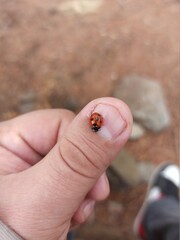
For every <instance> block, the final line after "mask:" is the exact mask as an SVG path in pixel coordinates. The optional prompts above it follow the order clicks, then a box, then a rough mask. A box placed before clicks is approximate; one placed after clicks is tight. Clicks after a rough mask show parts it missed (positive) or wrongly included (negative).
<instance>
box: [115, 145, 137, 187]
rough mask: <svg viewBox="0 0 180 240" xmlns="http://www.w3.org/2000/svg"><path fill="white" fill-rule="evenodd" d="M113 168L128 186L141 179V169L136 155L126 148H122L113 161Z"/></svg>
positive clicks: (135, 183)
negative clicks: (135, 157)
mask: <svg viewBox="0 0 180 240" xmlns="http://www.w3.org/2000/svg"><path fill="white" fill-rule="evenodd" d="M111 167H112V168H113V170H114V171H115V172H116V174H118V175H119V176H120V178H122V179H123V181H124V182H125V183H126V184H127V186H135V185H137V184H138V183H139V182H140V181H141V176H140V175H139V169H138V167H137V163H136V161H135V159H134V157H133V156H132V155H131V154H130V153H129V152H128V151H127V150H125V149H122V150H121V152H120V153H119V154H118V156H117V157H116V158H115V160H114V161H113V162H112V163H111Z"/></svg>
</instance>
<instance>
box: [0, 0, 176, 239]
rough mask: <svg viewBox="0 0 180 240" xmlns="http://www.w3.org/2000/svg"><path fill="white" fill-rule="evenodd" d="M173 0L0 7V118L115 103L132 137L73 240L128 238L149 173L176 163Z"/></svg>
mask: <svg viewBox="0 0 180 240" xmlns="http://www.w3.org/2000/svg"><path fill="white" fill-rule="evenodd" d="M179 7H180V2H179V0H146V1H145V0H43V1H40V0H26V1H21V0H13V1H11V0H9V1H6V0H0V120H1V121H3V120H7V119H10V118H12V117H15V116H17V115H19V114H23V113H26V112H29V111H33V110H37V109H40V108H43V109H45V108H67V109H70V110H72V111H75V112H76V113H78V111H80V109H81V108H82V107H83V106H84V105H86V103H88V102H89V101H90V100H92V99H94V98H98V97H102V96H114V97H117V98H120V99H123V100H124V101H125V102H126V103H127V104H128V105H129V106H130V108H131V110H132V113H133V117H134V126H133V133H132V136H131V138H130V140H129V141H128V144H127V145H126V146H125V148H124V149H123V151H122V152H121V153H120V154H119V156H118V157H117V159H115V161H114V163H113V164H112V166H111V167H110V168H109V169H108V176H109V179H110V183H111V189H112V191H111V195H110V197H109V198H108V199H107V200H106V201H104V202H102V203H100V204H98V205H97V207H96V213H95V215H94V216H93V217H92V219H91V221H90V222H89V223H88V224H86V225H84V226H82V227H81V228H80V229H79V230H78V232H76V235H75V239H76V240H85V239H86V240H100V239H101V240H102V239H103V240H106V239H107V240H133V239H135V236H134V235H133V230H132V226H133V221H134V218H135V216H136V214H137V212H138V209H139V208H140V206H141V204H142V201H143V199H144V196H145V191H146V186H147V181H148V179H149V176H150V174H151V172H152V170H153V169H154V167H155V166H156V165H157V164H158V163H160V162H163V161H167V160H168V161H172V162H175V163H178V160H179V159H178V157H179V155H178V151H179V142H178V141H179V138H178V134H179V96H180V87H179V77H180V69H179V60H180V59H179V40H180V21H179V20H180V19H179V10H180V8H179Z"/></svg>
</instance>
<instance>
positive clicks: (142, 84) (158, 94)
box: [113, 75, 170, 132]
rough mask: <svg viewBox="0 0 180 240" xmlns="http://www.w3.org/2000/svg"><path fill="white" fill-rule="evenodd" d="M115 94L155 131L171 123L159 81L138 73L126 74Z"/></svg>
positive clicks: (138, 119) (137, 118)
mask: <svg viewBox="0 0 180 240" xmlns="http://www.w3.org/2000/svg"><path fill="white" fill-rule="evenodd" d="M113 96H114V97H117V98H120V99H122V100H123V101H125V102H126V103H127V104H128V105H129V107H130V109H131V111H132V114H133V117H134V119H135V120H136V121H137V122H139V123H141V124H142V125H143V126H144V127H146V128H148V129H150V130H152V131H154V132H159V131H161V130H163V129H164V128H166V127H167V126H168V125H169V124H170V114H169V111H168V109H167V106H166V103H165V99H164V96H163V92H162V88H161V85H160V84H159V83H158V82H157V81H154V80H152V79H149V78H147V77H141V76H138V75H130V76H126V77H124V78H123V79H122V80H121V81H120V82H119V84H118V85H117V87H116V89H115V91H114V93H113Z"/></svg>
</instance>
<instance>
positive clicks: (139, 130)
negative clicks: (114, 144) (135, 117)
mask: <svg viewBox="0 0 180 240" xmlns="http://www.w3.org/2000/svg"><path fill="white" fill-rule="evenodd" d="M144 134H145V129H144V128H143V127H142V126H141V125H140V124H138V123H136V122H134V123H133V127H132V133H131V136H130V138H129V139H130V140H138V139H140V138H141V137H143V136H144Z"/></svg>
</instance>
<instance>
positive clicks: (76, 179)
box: [43, 98, 132, 208]
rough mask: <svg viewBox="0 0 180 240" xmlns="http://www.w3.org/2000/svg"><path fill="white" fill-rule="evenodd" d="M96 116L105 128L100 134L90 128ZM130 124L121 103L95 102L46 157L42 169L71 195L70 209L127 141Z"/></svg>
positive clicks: (127, 114) (88, 189)
mask: <svg viewBox="0 0 180 240" xmlns="http://www.w3.org/2000/svg"><path fill="white" fill-rule="evenodd" d="M95 112H96V113H99V114H100V115H101V116H102V118H103V125H102V127H101V128H100V129H99V131H97V132H94V131H92V129H91V127H90V124H89V122H90V117H91V115H92V113H95ZM131 124H132V117H131V114H130V111H129V109H128V107H127V106H126V105H125V104H124V103H123V102H122V101H120V100H117V99H113V98H101V99H97V100H94V101H92V102H91V103H89V104H88V105H87V106H86V107H85V108H84V109H83V110H82V111H81V112H80V113H79V114H78V115H77V116H76V118H75V119H74V120H73V121H72V123H71V125H70V126H69V129H68V131H67V133H66V134H65V135H64V136H63V137H62V138H61V139H60V140H59V142H58V143H57V145H56V146H55V148H54V149H53V150H52V151H51V152H50V153H49V154H48V155H47V156H46V158H45V159H44V163H43V167H44V168H46V169H49V171H52V172H49V174H50V175H51V176H52V175H53V176H54V177H55V178H57V179H58V182H61V187H64V190H65V192H66V195H68V199H66V201H67V200H68V201H72V203H71V206H73V205H74V207H75V208H76V207H77V206H78V205H79V203H80V202H81V201H82V200H83V199H84V197H85V196H86V195H87V193H88V192H89V191H90V189H91V188H92V187H93V185H94V184H95V183H96V181H97V179H98V178H99V177H100V176H101V175H102V173H103V172H104V171H105V170H106V168H107V167H108V166H109V165H110V163H111V161H112V160H113V159H114V158H115V156H116V155H117V153H118V152H119V150H120V149H121V147H122V146H123V145H124V143H125V142H126V141H127V139H128V137H129V135H130V133H131ZM61 191H63V189H62V188H61ZM61 193H62V192H61Z"/></svg>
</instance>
